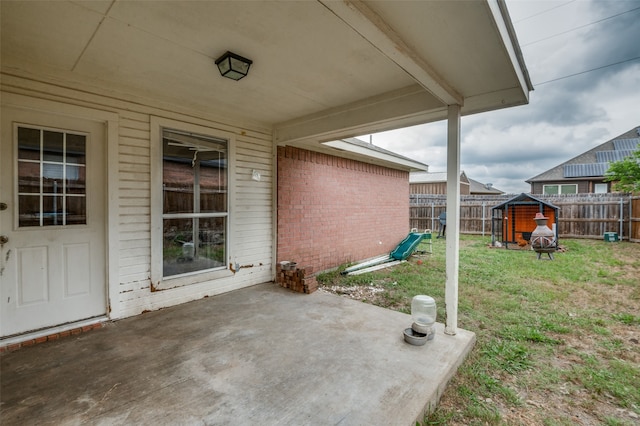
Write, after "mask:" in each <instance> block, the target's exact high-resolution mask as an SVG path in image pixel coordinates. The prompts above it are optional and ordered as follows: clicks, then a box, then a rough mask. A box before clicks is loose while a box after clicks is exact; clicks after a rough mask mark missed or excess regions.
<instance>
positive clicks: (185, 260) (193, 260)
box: [163, 218, 226, 277]
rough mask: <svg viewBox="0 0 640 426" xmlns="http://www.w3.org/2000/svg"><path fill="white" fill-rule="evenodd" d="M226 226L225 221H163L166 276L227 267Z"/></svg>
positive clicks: (164, 272) (218, 219) (217, 219)
mask: <svg viewBox="0 0 640 426" xmlns="http://www.w3.org/2000/svg"><path fill="white" fill-rule="evenodd" d="M225 222H226V219H225V218H205V219H203V218H200V219H198V218H192V219H165V220H163V275H164V276H165V277H169V276H174V275H180V274H186V273H189V272H197V271H205V270H208V269H214V268H219V267H223V266H225V257H226V256H225V252H224V251H225V229H226V227H225Z"/></svg>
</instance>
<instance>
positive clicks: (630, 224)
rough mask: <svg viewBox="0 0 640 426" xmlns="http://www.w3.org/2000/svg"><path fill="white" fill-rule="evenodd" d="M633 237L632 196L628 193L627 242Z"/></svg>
mask: <svg viewBox="0 0 640 426" xmlns="http://www.w3.org/2000/svg"><path fill="white" fill-rule="evenodd" d="M631 238H633V197H632V196H631V195H629V242H631Z"/></svg>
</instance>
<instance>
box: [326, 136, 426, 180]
mask: <svg viewBox="0 0 640 426" xmlns="http://www.w3.org/2000/svg"><path fill="white" fill-rule="evenodd" d="M322 145H323V146H326V147H330V148H332V149H334V150H338V151H340V154H339V155H338V156H339V157H343V158H351V159H353V160H358V161H362V162H365V163H369V164H377V165H379V166H384V167H388V168H391V169H398V170H404V171H407V172H415V171H426V170H428V169H429V166H428V165H426V164H423V163H420V162H419V161H415V160H412V159H410V158H407V157H404V156H401V155H398V154H395V153H393V152H390V151H387V150H384V149H381V148H379V147H376V146H374V145H370V144H367V143H366V142H360V143H354V140H353V139H350V140H344V139H341V140H336V141H330V142H324V143H323V144H322ZM328 153H330V154H333V152H329V151H328Z"/></svg>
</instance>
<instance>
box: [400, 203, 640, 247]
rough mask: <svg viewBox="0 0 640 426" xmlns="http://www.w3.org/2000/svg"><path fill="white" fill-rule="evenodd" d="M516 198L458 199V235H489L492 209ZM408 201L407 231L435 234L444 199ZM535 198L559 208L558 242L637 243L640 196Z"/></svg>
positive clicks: (639, 220) (444, 206)
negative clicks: (611, 235) (608, 237)
mask: <svg viewBox="0 0 640 426" xmlns="http://www.w3.org/2000/svg"><path fill="white" fill-rule="evenodd" d="M516 195H517V194H510V195H463V196H461V197H460V233H462V234H482V235H491V208H492V207H494V206H496V205H498V204H501V203H504V202H505V201H508V200H510V199H511V198H513V197H514V196H516ZM410 197H411V198H410V205H409V209H410V212H409V218H410V227H411V228H417V229H432V230H434V231H437V230H438V229H439V221H438V217H439V216H440V214H441V213H443V212H445V211H446V208H447V197H446V196H445V195H431V194H412V195H411V196H410ZM534 197H536V198H538V199H540V200H542V201H545V202H547V203H551V204H553V205H555V206H557V207H559V208H560V214H559V219H558V234H559V236H560V237H561V238H562V237H564V238H593V239H602V238H603V235H604V233H605V232H616V233H617V234H618V235H619V237H620V239H625V240H629V241H633V242H640V196H630V195H628V194H566V195H541V194H536V195H534Z"/></svg>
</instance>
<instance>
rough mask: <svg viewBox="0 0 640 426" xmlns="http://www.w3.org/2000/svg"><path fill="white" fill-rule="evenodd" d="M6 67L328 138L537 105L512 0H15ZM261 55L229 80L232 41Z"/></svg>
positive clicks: (299, 141)
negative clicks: (508, 1) (453, 111)
mask: <svg viewBox="0 0 640 426" xmlns="http://www.w3.org/2000/svg"><path fill="white" fill-rule="evenodd" d="M0 7H1V19H2V21H1V24H2V25H1V27H2V34H1V36H2V37H1V39H2V45H1V50H2V70H3V72H4V73H5V75H7V76H10V75H12V74H15V75H20V76H25V75H26V76H31V77H33V78H34V79H42V78H46V79H48V80H50V81H53V82H62V81H64V82H65V84H68V82H73V83H74V84H75V85H76V87H80V88H84V89H86V90H92V89H93V88H96V87H99V88H101V89H102V90H104V89H105V88H107V89H108V90H109V91H110V92H112V93H114V94H117V95H118V96H121V95H126V97H127V98H132V97H133V98H135V97H138V98H146V99H151V100H153V101H154V103H155V104H157V103H158V102H164V105H163V106H164V107H166V108H171V109H174V110H175V109H184V108H188V109H191V110H198V111H201V113H202V114H203V115H206V116H207V117H209V118H213V119H215V120H219V121H223V120H235V122H237V123H248V122H251V123H256V124H259V125H264V126H267V127H269V128H271V129H272V130H273V132H274V135H275V140H276V141H277V143H278V144H281V145H284V144H296V145H298V146H304V147H306V148H309V149H314V150H321V151H322V150H327V149H330V148H328V147H326V146H323V145H321V144H320V143H318V142H323V141H329V140H337V139H342V138H345V137H351V136H357V135H360V134H366V133H372V132H377V131H383V130H389V129H394V128H400V127H406V126H410V125H416V124H421V123H426V122H431V121H437V120H443V119H446V117H447V105H452V104H457V105H460V106H461V114H462V115H466V114H473V113H478V112H482V111H489V110H493V109H498V108H505V107H510V106H514V105H521V104H525V103H527V102H528V96H529V91H530V90H532V87H531V83H530V81H529V78H528V74H527V70H526V68H525V65H524V62H523V60H522V56H521V54H520V50H519V47H518V43H517V40H516V37H515V33H514V31H513V28H512V26H511V22H510V19H509V17H508V12H507V10H506V6H505V3H504V1H503V0H486V1H484V0H483V1H450V2H445V1H411V2H392V1H359V0H344V1H333V0H329V1H327V0H319V1H297V2H277V1H253V2H237V1H193V2H183V1H157V2H136V1H121V0H103V1H101V0H96V1H66V0H61V1H55V2H48V1H33V2H20V1H6V2H4V1H3V2H2V3H1V5H0ZM227 50H230V51H233V52H234V53H237V54H240V55H242V56H245V57H247V58H249V59H251V60H253V65H252V66H251V69H250V71H249V75H248V77H246V78H244V79H243V80H241V81H238V82H236V81H232V80H229V79H226V78H222V77H221V76H220V75H219V72H218V70H217V68H216V66H215V64H214V61H215V60H216V58H218V57H219V56H220V55H222V54H223V53H224V52H225V51H227Z"/></svg>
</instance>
